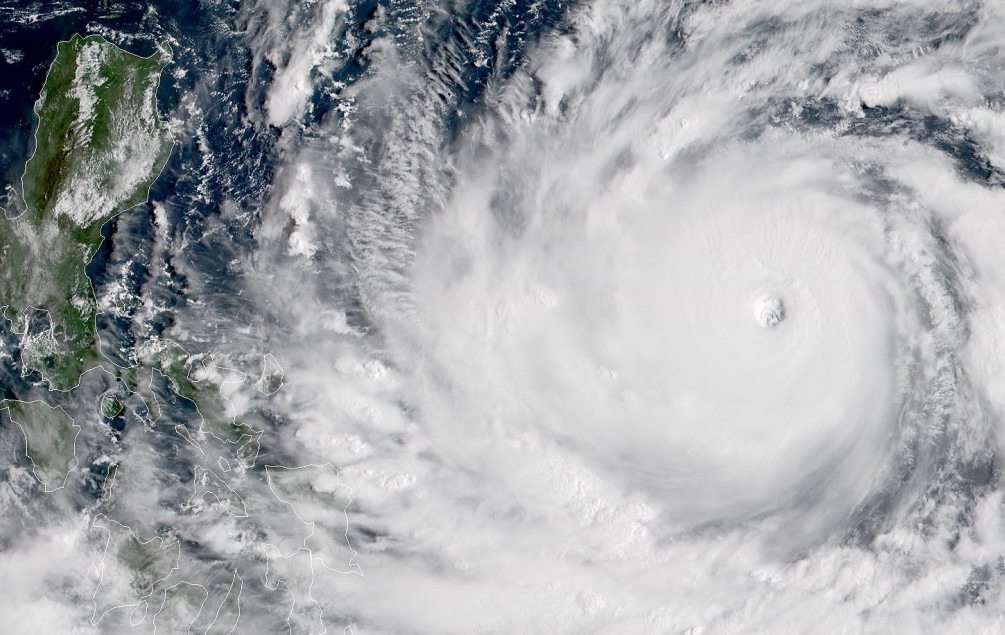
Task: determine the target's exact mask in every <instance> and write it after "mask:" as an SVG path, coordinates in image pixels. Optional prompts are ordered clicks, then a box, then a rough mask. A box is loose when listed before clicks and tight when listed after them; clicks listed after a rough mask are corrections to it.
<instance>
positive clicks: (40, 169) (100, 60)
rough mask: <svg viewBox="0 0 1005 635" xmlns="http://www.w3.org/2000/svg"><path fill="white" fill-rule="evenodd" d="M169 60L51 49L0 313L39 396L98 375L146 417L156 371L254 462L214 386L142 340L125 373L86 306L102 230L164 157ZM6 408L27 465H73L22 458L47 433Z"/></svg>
mask: <svg viewBox="0 0 1005 635" xmlns="http://www.w3.org/2000/svg"><path fill="white" fill-rule="evenodd" d="M171 58H172V51H171V48H170V47H169V46H168V44H167V42H162V43H161V44H159V46H158V48H157V51H156V52H155V53H154V54H153V55H151V56H149V57H140V56H138V55H134V54H132V53H129V52H127V51H124V50H123V49H121V48H119V47H117V46H115V45H114V44H112V43H110V42H108V41H107V40H105V39H104V38H102V37H100V36H97V35H91V36H88V37H81V36H79V35H75V36H74V37H72V38H71V39H69V40H67V41H64V42H60V43H59V44H58V45H57V52H56V59H55V60H54V61H53V63H52V65H51V67H50V68H49V72H48V74H47V75H46V78H45V82H44V84H43V86H42V92H41V95H40V96H39V99H38V101H37V102H36V104H35V113H36V115H37V116H38V125H37V130H36V133H35V142H36V147H35V151H34V153H33V154H32V156H31V158H30V159H29V160H28V162H27V164H26V166H25V171H24V177H23V178H22V183H21V185H22V189H23V196H24V203H25V209H24V211H23V212H22V213H21V214H20V215H19V216H17V217H16V218H3V219H0V306H2V307H4V309H3V310H4V317H5V318H6V319H7V320H9V321H10V324H11V327H12V329H13V331H14V332H15V333H16V334H17V335H18V336H19V339H20V342H19V343H20V361H21V364H22V368H23V372H24V373H25V374H26V375H27V374H29V373H32V372H37V373H38V374H39V375H41V377H42V380H43V382H45V383H47V384H48V386H49V388H50V389H53V390H70V389H72V388H73V387H74V386H76V385H77V383H78V382H79V378H80V376H81V374H83V373H84V372H85V371H87V370H90V369H92V368H95V367H102V368H104V369H106V370H107V371H108V372H110V373H112V374H114V375H115V376H116V377H118V378H119V379H120V380H121V381H122V382H123V384H124V385H125V386H126V388H127V389H128V390H129V391H130V392H134V393H138V394H139V395H140V397H141V398H142V400H143V402H144V404H145V406H146V408H147V413H148V414H147V416H148V418H150V419H151V420H156V419H157V418H158V413H159V411H158V406H157V401H156V399H155V397H154V396H153V388H152V387H151V378H152V376H153V371H158V372H159V373H160V374H161V375H163V376H164V377H165V378H167V380H168V381H169V382H170V386H171V389H172V390H174V391H175V392H176V393H177V394H179V395H180V396H182V397H184V398H186V399H190V400H192V401H193V402H195V403H196V405H197V406H198V408H199V410H200V413H201V414H202V416H203V418H204V420H205V423H207V424H208V426H209V427H208V431H209V432H211V433H212V434H214V435H215V436H217V437H219V438H220V439H222V440H224V441H227V442H229V443H234V444H237V446H240V447H243V452H241V453H239V455H242V456H244V457H248V456H252V455H257V448H258V443H257V440H258V436H259V433H257V432H256V431H254V430H253V429H252V428H250V427H248V426H244V425H241V424H235V423H234V422H233V421H230V420H228V417H227V414H226V413H227V409H226V405H225V404H224V403H223V401H222V398H221V395H220V394H219V392H218V389H219V386H215V385H213V382H212V381H196V380H194V379H192V378H190V372H191V370H192V367H193V361H194V358H193V357H192V356H190V355H189V354H188V353H187V352H186V351H185V350H184V349H183V348H182V347H181V346H179V345H177V344H175V343H174V342H170V341H168V340H154V341H149V342H146V343H144V344H141V345H140V346H138V347H136V349H135V350H133V351H131V352H130V354H131V357H132V360H131V361H132V362H133V364H132V365H131V366H130V367H126V368H124V367H120V366H117V365H115V364H113V363H111V362H110V361H109V360H108V359H106V358H105V357H104V356H103V355H101V353H100V351H99V343H98V335H97V331H96V326H95V316H96V314H97V304H96V301H95V296H94V290H93V288H92V286H91V281H90V279H88V277H87V275H86V274H85V272H84V267H85V266H86V264H87V263H88V262H89V261H90V259H91V258H92V256H93V255H94V253H95V252H96V251H97V249H98V246H99V245H100V244H101V241H102V236H101V231H100V230H101V226H102V225H103V224H104V223H105V222H106V221H108V220H109V219H110V218H112V217H113V216H114V215H115V214H116V213H118V212H121V211H124V210H126V209H129V208H130V207H133V206H135V205H138V204H140V203H143V202H145V201H146V200H147V197H148V193H149V188H150V186H151V184H152V183H153V181H154V180H155V179H156V178H157V176H158V174H160V172H161V170H162V169H163V167H164V165H165V163H166V162H167V160H168V157H169V155H170V154H171V149H172V147H173V141H172V139H171V136H170V134H169V132H168V131H167V128H166V126H165V125H164V123H163V122H162V121H161V119H160V117H159V116H158V113H157V88H158V85H159V83H160V76H161V72H162V71H163V69H164V68H165V67H166V66H167V64H168V63H169V62H170V61H171ZM11 403H12V402H4V404H3V405H8V404H11ZM15 410H17V417H18V418H17V423H18V424H19V425H20V426H21V428H22V430H23V431H24V432H25V436H26V438H27V439H28V440H29V443H28V453H29V458H31V459H32V460H33V461H35V462H36V465H39V464H41V463H44V464H51V465H67V464H68V462H70V461H72V459H73V457H72V454H71V455H70V456H69V457H54V456H52V453H53V452H54V451H57V449H61V450H59V451H65V450H66V448H68V447H69V448H71V450H72V444H69V445H68V444H67V443H65V442H62V441H60V442H53V443H47V444H45V447H46V450H45V452H44V453H45V454H46V456H45V457H42V456H40V455H41V454H42V453H41V452H38V451H37V450H36V451H33V447H32V445H33V444H32V443H31V439H32V438H36V439H42V438H48V437H46V432H45V431H36V430H33V428H37V427H46V426H50V425H51V421H50V420H51V419H52V417H51V416H33V412H36V411H37V412H42V410H39V409H38V408H20V409H17V407H15V408H12V409H11V410H10V414H11V415H12V416H11V418H12V419H14V418H15V417H14V416H13V415H14V414H15V412H14V411H15ZM180 432H181V431H180ZM58 436H60V438H62V439H65V435H64V434H60V435H58ZM35 445H36V447H38V444H37V443H36V444H35ZM33 452H34V453H35V454H39V456H34V457H33V456H31V454H32V453H33ZM64 459H65V461H64ZM252 460H253V459H252ZM48 480H50V481H51V480H52V479H48ZM47 485H48V484H47Z"/></svg>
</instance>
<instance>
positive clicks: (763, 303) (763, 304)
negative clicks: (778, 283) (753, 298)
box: [754, 295, 785, 328]
mask: <svg viewBox="0 0 1005 635" xmlns="http://www.w3.org/2000/svg"><path fill="white" fill-rule="evenodd" d="M754 315H755V317H756V318H757V323H758V324H760V325H761V326H763V327H764V328H772V327H775V326H778V325H779V324H780V323H781V322H782V320H784V319H785V303H784V302H782V299H781V298H777V297H774V296H770V295H766V296H764V297H762V298H760V299H759V300H758V301H757V302H755V303H754Z"/></svg>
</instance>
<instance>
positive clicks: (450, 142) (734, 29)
mask: <svg viewBox="0 0 1005 635" xmlns="http://www.w3.org/2000/svg"><path fill="white" fill-rule="evenodd" d="M567 20H568V28H567V30H566V31H565V32H564V33H563V34H561V35H555V36H550V37H546V38H545V39H544V41H542V42H540V43H538V44H536V45H533V46H532V47H531V49H530V51H529V52H528V55H527V58H526V59H525V61H524V63H523V64H521V65H520V66H519V68H518V69H517V70H516V71H515V72H514V73H513V75H512V76H509V77H507V78H492V79H490V81H489V85H488V88H487V89H486V91H485V97H484V100H483V101H482V103H481V104H480V107H479V108H477V109H474V110H472V111H467V112H465V113H464V114H463V117H462V119H461V121H460V123H458V124H456V125H457V126H458V130H459V134H455V133H453V132H451V130H449V129H447V128H445V127H442V126H441V125H440V124H439V121H440V120H441V118H442V117H443V116H444V113H443V112H442V111H441V106H440V103H441V100H442V93H440V92H438V91H437V87H436V86H435V85H433V86H431V85H430V84H431V83H432V80H430V79H428V78H427V77H424V76H422V75H421V74H420V71H421V66H420V67H418V68H416V70H415V72H413V66H411V65H410V64H407V63H403V61H402V59H401V57H400V56H399V55H400V54H399V53H398V52H396V50H395V49H394V47H391V46H388V47H386V48H383V49H381V50H380V51H379V56H378V57H377V58H376V61H375V63H374V70H373V73H372V75H370V76H369V77H368V78H367V79H365V80H364V81H363V82H361V83H360V84H359V85H357V86H356V87H355V88H354V89H353V91H352V93H351V98H352V100H353V102H354V104H355V105H356V106H357V107H358V111H356V115H355V117H354V118H353V125H352V126H350V127H348V128H347V130H345V131H343V132H339V133H338V134H337V135H336V138H335V139H334V140H333V139H330V138H326V139H323V140H321V141H318V142H311V143H307V144H306V145H305V146H304V147H303V148H302V149H299V150H298V151H296V152H295V153H294V154H293V155H292V156H291V158H290V159H289V161H288V165H289V168H288V169H287V171H286V174H288V176H287V177H285V181H284V180H283V178H284V177H281V178H280V181H279V188H278V191H277V192H276V194H274V200H275V201H276V208H275V210H276V212H275V213H276V214H277V215H281V214H282V211H283V210H285V209H286V207H287V204H288V201H289V200H290V198H289V197H291V196H296V195H299V194H303V193H304V192H306V191H308V190H307V189H305V188H304V187H302V186H301V185H300V184H299V179H301V178H302V176H303V174H304V172H303V168H301V167H299V166H301V165H302V164H304V163H308V164H310V165H311V170H312V171H313V172H312V173H314V174H317V178H316V182H315V184H313V185H312V186H311V189H310V191H311V192H312V194H314V195H315V196H317V197H319V198H313V199H312V200H311V202H310V205H312V208H311V209H312V217H311V218H312V222H313V223H314V224H315V226H314V227H313V228H312V229H311V231H312V232H313V233H314V235H323V234H329V235H335V233H336V232H337V233H338V234H344V235H345V239H344V241H343V242H339V243H338V244H337V245H335V244H333V246H332V247H331V248H330V251H329V252H328V253H329V254H330V255H331V256H332V257H333V258H335V259H337V260H338V262H339V263H340V264H338V265H333V264H331V263H327V264H326V266H325V267H322V268H320V269H318V268H316V262H317V260H316V259H315V261H314V262H313V263H310V264H309V262H310V261H308V260H304V261H303V262H304V264H303V265H302V267H301V268H300V269H299V270H298V271H296V272H293V273H290V274H289V275H290V276H302V275H303V271H315V272H317V273H318V275H321V276H328V275H333V276H340V277H343V276H344V277H345V278H346V279H349V280H352V284H353V285H354V286H355V287H356V288H357V290H358V295H359V298H360V300H359V301H360V303H361V305H362V306H361V308H360V309H357V308H356V307H352V309H353V310H355V311H361V312H362V313H363V314H364V315H365V316H367V318H366V320H367V322H366V325H365V326H358V327H350V328H346V322H345V320H344V317H343V315H344V314H343V313H342V312H341V311H342V310H343V308H345V309H348V308H349V307H340V306H337V303H336V304H333V303H331V302H330V298H329V297H328V296H326V295H325V294H324V293H321V292H319V293H317V294H309V295H305V294H304V293H303V292H302V290H303V288H304V287H303V286H297V287H294V286H293V285H290V286H289V287H283V288H281V289H277V288H276V287H275V286H269V287H267V288H265V289H264V293H263V300H262V302H264V303H266V304H267V305H268V306H269V307H270V308H272V309H276V307H277V306H283V307H285V309H286V311H287V314H286V315H285V316H284V318H283V320H284V322H285V323H286V324H288V325H289V326H290V328H291V329H292V332H293V333H295V334H294V335H293V337H291V338H290V340H291V342H290V345H289V346H284V347H283V350H284V354H285V356H286V360H287V362H288V364H289V366H290V367H291V369H293V370H291V373H294V374H296V377H294V378H292V379H291V381H290V385H289V387H290V394H289V397H288V398H289V399H290V408H291V409H292V411H293V414H292V416H293V418H294V420H295V425H294V428H295V430H296V436H297V437H298V441H299V442H300V443H304V445H306V446H307V447H308V448H312V449H313V450H312V455H313V456H316V457H317V458H319V459H325V460H331V461H334V462H336V463H338V464H339V465H341V466H342V476H343V478H344V480H345V481H346V482H347V483H349V484H351V485H352V487H353V488H354V492H355V494H354V498H355V500H354V503H353V505H352V506H351V507H350V509H349V518H350V526H355V527H358V528H366V534H365V535H366V536H368V539H366V540H364V541H362V542H361V543H360V544H359V545H357V549H358V550H359V560H358V561H359V562H360V564H361V566H362V567H363V569H364V571H365V572H366V577H365V578H361V579H356V578H353V579H351V580H350V579H346V578H332V579H328V578H324V579H322V578H318V579H317V581H316V586H315V595H318V593H319V591H318V589H324V591H323V593H330V594H331V595H332V596H333V597H338V598H340V604H341V605H342V606H344V607H346V608H347V610H348V611H349V613H350V615H352V618H351V619H352V621H353V623H354V625H355V626H354V629H355V630H356V631H357V632H373V633H400V632H417V633H444V632H456V633H475V632H542V633H544V632H610V633H627V632H640V633H643V632H647V633H684V632H688V633H699V632H706V633H711V632H714V633H752V632H765V633H775V632H835V633H836V632H861V631H865V632H961V633H964V632H966V633H969V632H989V633H990V632H998V630H1000V629H1001V628H1003V626H1002V624H1003V622H1002V620H1003V619H1005V618H1003V615H1005V614H1003V612H1002V611H1003V604H1002V602H1001V600H1000V597H1001V586H1000V584H1001V582H1000V580H1001V577H1002V566H1001V561H1002V560H1001V558H1002V554H1003V550H1005V543H1003V542H1002V530H1003V525H1002V522H1003V519H1002V499H1001V496H1002V494H1001V490H1000V487H999V482H998V469H999V468H998V459H997V455H998V446H997V443H998V441H997V439H998V437H999V430H1000V423H999V422H1000V421H1001V416H1002V406H1003V401H1002V397H1003V392H1002V389H1001V388H1000V386H999V384H1000V378H1001V370H1000V367H1001V360H1002V359H1005V358H1003V356H1002V353H1003V351H1002V350H1001V346H1002V344H1001V341H1002V335H1003V331H1002V328H1003V327H1002V324H1003V322H1002V321H1001V317H1000V316H1001V315H1002V311H1003V305H1002V300H1003V299H1005V298H1003V295H1002V293H1003V291H1005V288H1003V286H1002V281H1003V279H1005V278H1003V277H1002V275H1001V273H1000V272H1001V271H1003V270H1005V258H1003V257H1002V256H1001V251H1000V250H999V249H997V247H996V246H997V244H998V242H999V241H998V239H997V238H996V237H997V236H998V235H999V227H1000V226H1001V225H1002V221H1001V220H1000V218H999V217H1000V215H1001V214H1000V212H1001V209H1003V204H1005V196H1003V195H1002V191H1001V189H1000V185H999V183H1000V180H999V179H998V174H999V171H998V168H997V167H996V165H997V163H996V162H997V160H998V157H999V156H1000V154H999V153H1000V152H1001V150H1000V149H999V148H1000V147H1001V143H1002V141H1001V139H1002V133H1001V129H1002V123H1001V122H1002V121H1003V120H1002V112H1001V94H1002V92H1001V91H1002V89H1003V88H1005V75H1003V73H1002V71H1001V60H1000V53H999V49H998V47H999V46H1001V44H1002V42H1001V34H1002V33H1003V31H1002V26H1003V22H1002V15H1001V12H1000V11H998V9H997V8H996V6H995V5H993V4H987V5H977V4H975V3H962V2H961V3H952V2H949V3H938V6H936V4H933V3H931V2H924V3H920V2H917V3H912V2H888V3H883V2H871V3H863V2H842V3H826V4H824V3H777V2H774V3H766V2H737V3H707V4H696V3H656V2H624V3H620V2H592V3H591V2H587V3H583V4H581V5H578V6H577V7H575V8H573V9H571V10H570V13H569V14H568V16H567ZM372 136H377V137H378V138H379V143H376V144H373V145H368V146H367V149H366V150H363V151H361V150H359V147H360V146H361V145H363V144H367V143H368V140H369V139H370V138H371V137H372ZM968 152H969V154H968ZM362 161H365V166H361V165H360V163H361V162H362ZM981 161H983V162H984V163H980V165H978V166H977V167H976V168H975V165H977V164H978V163H979V162H981ZM980 169H985V170H986V172H987V174H984V175H983V176H982V175H981V174H980ZM341 173H348V174H349V175H350V177H349V179H348V180H349V181H350V183H342V184H341V185H339V178H338V176H337V175H338V174H341ZM283 183H286V184H287V185H286V186H285V187H286V188H287V189H286V191H284V189H283V188H284V185H283ZM323 191H326V193H325V194H322V192H323ZM293 217H294V219H296V220H295V224H297V228H296V229H294V233H293V236H296V235H297V233H298V232H301V231H302V230H301V229H300V228H299V225H300V224H301V223H302V221H301V220H300V218H301V217H298V216H296V214H293ZM266 224H268V221H266ZM274 233H275V237H274V238H266V237H267V234H266V233H264V231H263V233H260V234H259V236H260V237H261V238H263V240H262V241H261V243H260V247H261V250H262V253H264V254H271V255H268V256H266V257H265V259H264V260H263V264H262V265H261V266H259V267H258V268H257V271H259V272H262V271H265V270H269V271H272V270H274V269H277V268H279V267H281V263H282V262H285V261H286V260H287V259H288V258H290V256H291V254H296V253H298V247H297V246H296V244H295V243H294V242H293V241H292V239H291V242H290V243H289V244H284V243H283V240H285V236H286V235H285V234H284V235H282V236H280V234H278V233H277V232H274ZM346 245H348V247H346ZM342 250H345V253H343V251H342ZM326 257H327V256H326ZM264 263H267V264H264ZM340 268H345V271H339V269H340ZM277 275H280V276H281V275H283V274H277ZM321 286H323V282H321V281H319V282H318V287H319V288H320V287H321ZM296 342H301V344H300V345H299V347H298V346H297V345H296ZM304 342H306V343H304Z"/></svg>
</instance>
